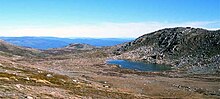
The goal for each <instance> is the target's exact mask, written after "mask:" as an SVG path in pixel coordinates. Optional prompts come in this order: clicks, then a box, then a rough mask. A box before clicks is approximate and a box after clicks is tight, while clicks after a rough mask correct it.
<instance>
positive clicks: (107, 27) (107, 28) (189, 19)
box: [0, 0, 220, 38]
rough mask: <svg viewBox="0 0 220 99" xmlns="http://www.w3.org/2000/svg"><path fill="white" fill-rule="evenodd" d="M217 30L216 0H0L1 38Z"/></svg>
mask: <svg viewBox="0 0 220 99" xmlns="http://www.w3.org/2000/svg"><path fill="white" fill-rule="evenodd" d="M187 26H190V27H195V28H205V29H209V30H216V29H220V0H0V36H10V37H19V36H53V37H90V38H136V37H139V36H141V35H143V34H146V33H150V32H153V31H156V30H159V29H163V28H172V27H187Z"/></svg>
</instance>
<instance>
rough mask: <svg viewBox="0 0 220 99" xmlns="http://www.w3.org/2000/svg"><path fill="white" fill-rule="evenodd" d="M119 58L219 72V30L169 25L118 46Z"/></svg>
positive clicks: (202, 71)
mask: <svg viewBox="0 0 220 99" xmlns="http://www.w3.org/2000/svg"><path fill="white" fill-rule="evenodd" d="M114 53H117V54H120V55H119V56H118V57H120V58H126V59H134V60H144V61H146V62H151V63H152V62H153V63H159V64H169V65H172V66H174V67H176V68H178V69H184V70H187V71H188V72H192V73H219V71H220V67H219V66H220V60H219V58H220V30H217V31H208V30H205V29H200V28H190V27H186V28H184V27H177V28H166V29H162V30H159V31H155V32H153V33H150V34H145V35H143V36H141V37H139V38H137V39H136V40H134V41H132V42H128V43H125V44H123V45H120V46H119V47H117V49H116V50H115V51H114Z"/></svg>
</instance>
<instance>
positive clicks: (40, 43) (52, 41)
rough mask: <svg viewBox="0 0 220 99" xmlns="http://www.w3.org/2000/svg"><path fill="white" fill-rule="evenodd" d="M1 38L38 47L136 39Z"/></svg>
mask: <svg viewBox="0 0 220 99" xmlns="http://www.w3.org/2000/svg"><path fill="white" fill-rule="evenodd" d="M0 39H2V40H4V41H6V42H9V43H12V44H15V45H18V46H23V47H31V48H36V49H43V50H45V49H49V48H61V47H65V46H67V45H69V44H71V43H83V44H90V45H93V46H97V47H103V46H114V45H117V44H121V43H124V42H129V41H131V40H134V39H133V38H57V37H0Z"/></svg>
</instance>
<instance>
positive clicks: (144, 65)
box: [107, 60, 171, 72]
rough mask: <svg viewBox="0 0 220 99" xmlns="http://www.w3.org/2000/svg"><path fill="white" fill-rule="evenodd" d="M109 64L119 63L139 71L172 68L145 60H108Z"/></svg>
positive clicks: (121, 65) (122, 66)
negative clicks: (145, 61)
mask: <svg viewBox="0 0 220 99" xmlns="http://www.w3.org/2000/svg"><path fill="white" fill-rule="evenodd" d="M107 64H114V65H119V67H121V68H126V69H132V70H138V71H149V72H153V71H166V70H171V67H170V66H166V65H160V64H149V63H144V62H135V61H129V60H107Z"/></svg>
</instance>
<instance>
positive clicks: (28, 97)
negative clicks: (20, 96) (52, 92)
mask: <svg viewBox="0 0 220 99" xmlns="http://www.w3.org/2000/svg"><path fill="white" fill-rule="evenodd" d="M25 98H26V99H34V98H33V97H31V96H26V97H25Z"/></svg>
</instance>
